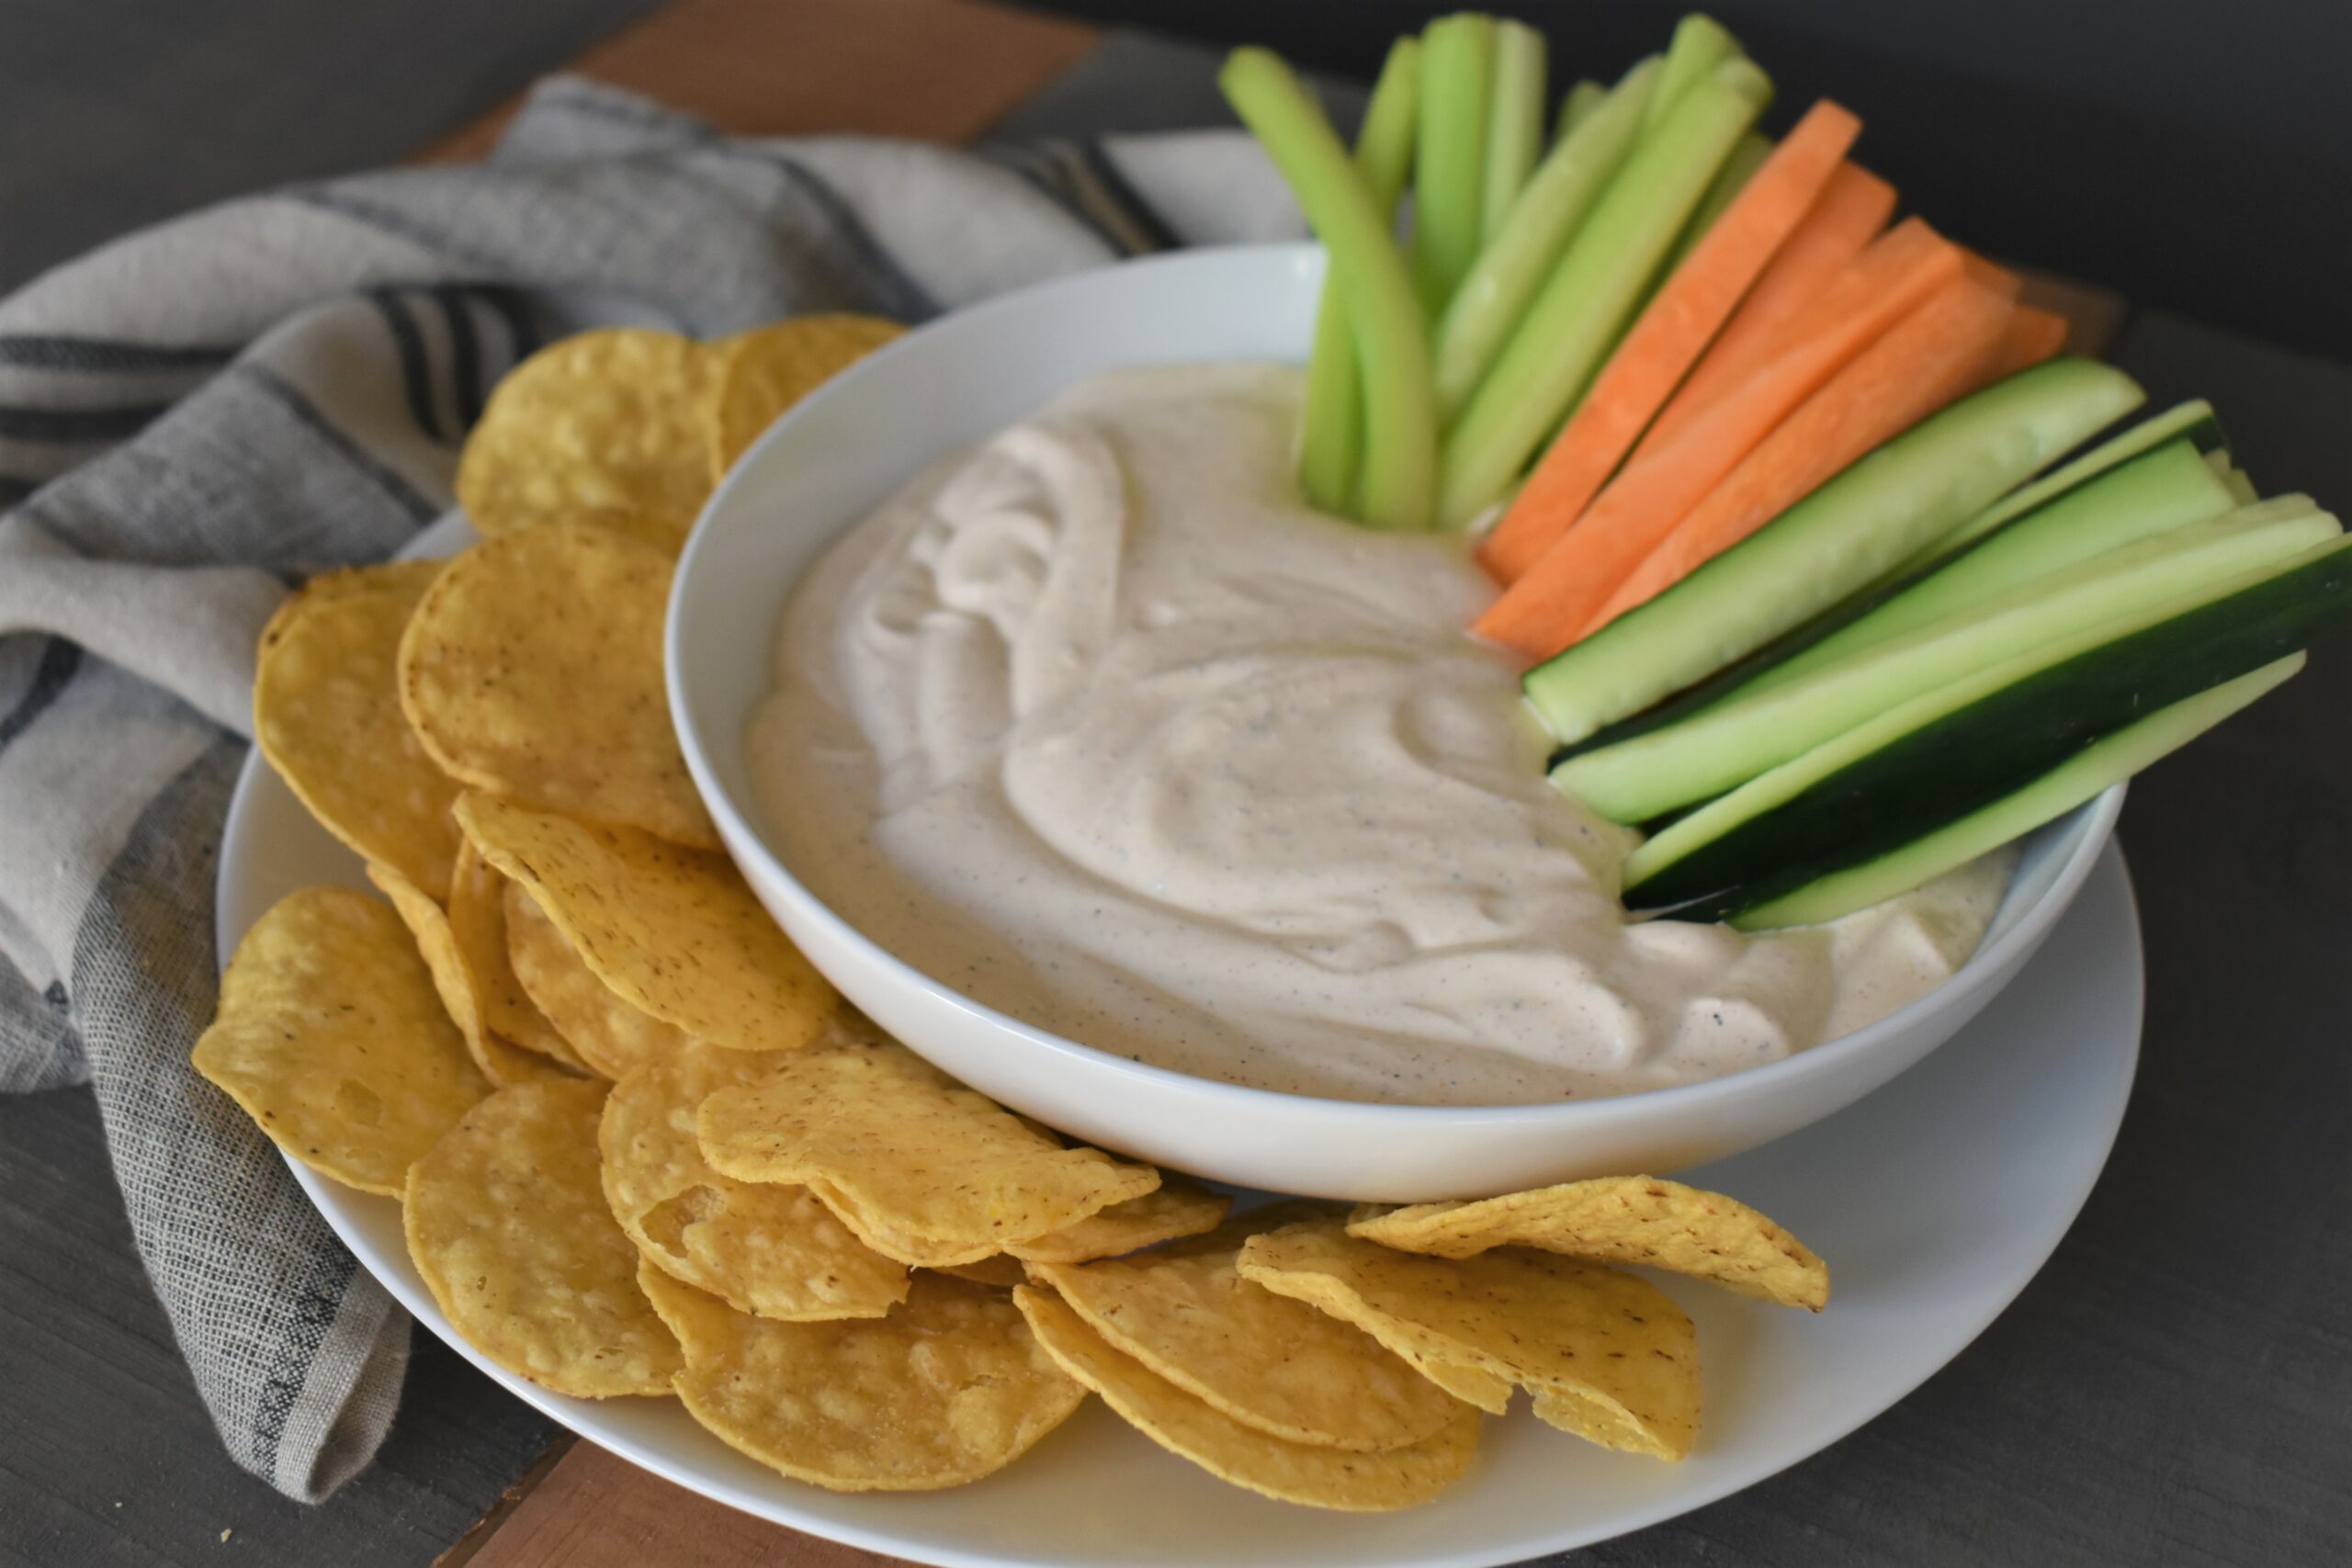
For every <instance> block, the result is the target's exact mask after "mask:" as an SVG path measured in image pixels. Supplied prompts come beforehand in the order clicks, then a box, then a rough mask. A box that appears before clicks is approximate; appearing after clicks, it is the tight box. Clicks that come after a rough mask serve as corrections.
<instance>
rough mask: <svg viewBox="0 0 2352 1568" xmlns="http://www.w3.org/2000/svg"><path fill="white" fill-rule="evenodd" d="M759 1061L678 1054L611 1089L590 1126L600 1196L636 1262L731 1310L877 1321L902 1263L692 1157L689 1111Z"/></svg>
mask: <svg viewBox="0 0 2352 1568" xmlns="http://www.w3.org/2000/svg"><path fill="white" fill-rule="evenodd" d="M766 1066H768V1064H767V1063H766V1062H765V1061H764V1060H763V1058H761V1057H759V1056H756V1055H750V1054H748V1053H745V1052H741V1051H711V1050H691V1049H690V1050H688V1051H686V1052H685V1053H684V1054H683V1055H679V1056H677V1057H675V1058H673V1059H672V1060H669V1061H665V1062H660V1063H657V1064H654V1065H652V1066H644V1067H640V1068H639V1069H638V1070H636V1071H635V1072H632V1073H630V1074H629V1075H628V1077H624V1078H622V1079H621V1080H620V1082H618V1083H616V1084H615V1085H614V1086H613V1089H612V1093H611V1094H610V1095H609V1096H608V1097H607V1098H606V1099H605V1114H604V1120H603V1121H602V1122H601V1123H600V1124H599V1126H598V1128H597V1146H598V1148H599V1149H600V1150H601V1151H602V1154H603V1164H604V1181H605V1199H606V1201H609V1202H610V1203H611V1205H612V1210H613V1215H614V1217H615V1218H616V1219H617V1220H618V1221H619V1222H620V1225H621V1229H622V1230H624V1231H626V1232H627V1233H628V1235H629V1238H630V1239H631V1240H633V1241H635V1242H636V1243H637V1245H638V1246H639V1247H640V1248H641V1249H643V1251H644V1253H645V1256H646V1257H647V1258H650V1259H651V1260H652V1261H653V1262H654V1263H656V1264H659V1265H660V1266H661V1267H662V1269H664V1270H666V1271H667V1272H669V1273H671V1274H673V1275H675V1276H676V1277H677V1278H679V1279H681V1280H684V1281H685V1282H686V1283H688V1284H690V1285H695V1286H698V1287H700V1288H701V1289H703V1290H705V1291H708V1292H711V1293H712V1294H714V1295H717V1296H718V1297H720V1298H721V1299H723V1300H724V1301H725V1302H726V1303H728V1304H729V1306H731V1307H734V1308H735V1309H736V1310H737V1311H739V1312H748V1313H751V1314H753V1315H755V1316H759V1317H772V1318H777V1319H781V1320H788V1321H800V1320H812V1319H820V1318H835V1317H880V1316H881V1315H882V1314H885V1313H887V1312H888V1311H889V1310H890V1308H891V1307H892V1306H893V1305H895V1304H896V1303H899V1302H902V1301H904V1300H906V1297H907V1270H906V1268H905V1266H904V1265H903V1264H899V1263H894V1262H892V1261H891V1260H890V1259H888V1258H884V1257H882V1256H880V1255H879V1254H877V1253H876V1252H875V1251H874V1250H873V1249H872V1248H870V1247H866V1246H865V1244H864V1243H863V1242H861V1241H859V1240H858V1239H857V1237H856V1236H855V1235H853V1234H851V1232H850V1231H849V1230H848V1228H847V1227H846V1226H844V1225H843V1224H842V1223H841V1221H840V1220H839V1219H837V1218H835V1217H834V1215H833V1213H832V1211H831V1209H828V1208H827V1207H825V1205H824V1204H823V1203H822V1202H821V1201H819V1199H818V1198H817V1196H816V1195H815V1194H814V1193H812V1192H810V1191H809V1190H808V1189H807V1188H805V1187H775V1186H754V1185H753V1184H752V1183H750V1182H745V1181H737V1180H735V1179H733V1178H731V1177H727V1176H722V1175H720V1174H719V1173H718V1171H716V1170H713V1169H712V1168H710V1166H709V1164H708V1162H707V1161H706V1160H705V1159H704V1158H703V1157H702V1146H701V1145H699V1144H698V1143H696V1142H695V1107H697V1106H698V1105H700V1104H701V1103H702V1101H703V1100H705V1099H706V1098H707V1097H708V1096H709V1094H710V1093H711V1092H712V1091H713V1090H714V1089H722V1088H725V1087H727V1086H728V1085H730V1084H735V1083H740V1082H741V1081H743V1079H744V1078H746V1077H752V1076H754V1075H756V1074H758V1073H759V1072H761V1071H763V1070H764V1069H765V1067H766Z"/></svg>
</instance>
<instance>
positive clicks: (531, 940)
mask: <svg viewBox="0 0 2352 1568" xmlns="http://www.w3.org/2000/svg"><path fill="white" fill-rule="evenodd" d="M500 880H501V881H502V882H503V881H505V879H504V878H503V877H502V878H500ZM503 914H504V916H505V919H506V958H507V962H508V963H509V964H510V965H512V967H513V969H514V971H515V982H516V983H517V984H519V985H520V986H521V987H523V992H524V994H525V995H526V996H527V997H529V998H531V1002H532V1004H533V1005H534V1006H535V1007H537V1009H538V1010H539V1011H540V1012H541V1013H543V1014H545V1015H546V1017H547V1021H548V1022H549V1023H551V1024H553V1025H554V1026H555V1032H557V1033H558V1034H560V1035H562V1036H563V1039H564V1043H566V1044H568V1045H570V1046H571V1049H572V1053H573V1055H577V1056H578V1057H579V1058H580V1059H581V1060H582V1062H584V1063H586V1064H587V1066H588V1070H589V1071H590V1072H593V1073H595V1074H597V1075H598V1076H600V1077H608V1078H620V1077H625V1076H626V1075H628V1074H629V1073H631V1072H634V1071H635V1070H636V1069H638V1068H639V1067H645V1066H654V1065H655V1064H657V1063H662V1062H668V1061H673V1060H675V1059H676V1058H677V1057H679V1056H680V1055H684V1053H685V1052H687V1051H688V1050H690V1049H692V1046H693V1043H692V1042H691V1041H690V1040H688V1039H687V1037H686V1036H685V1035H684V1033H683V1032H680V1031H678V1030H677V1029H674V1028H673V1027H672V1026H671V1025H669V1024H666V1023H664V1022H662V1021H661V1020H660V1019H658V1018H654V1017H652V1016H650V1014H647V1013H643V1012H640V1011H639V1010H637V1009H636V1008H633V1007H631V1006H629V1005H628V1003H627V1002H625V1001H623V1000H622V999H621V998H619V997H618V996H616V994H614V991H613V988H612V987H610V986H607V985H605V982H604V981H602V980H600V979H598V978H597V977H596V974H595V971H594V970H592V969H590V968H589V967H588V965H586V964H582V962H581V961H580V953H579V950H578V949H577V948H574V947H573V946H572V945H571V941H570V939H568V938H567V937H565V935H564V934H563V932H562V931H560V930H559V929H558V928H557V926H556V923H555V922H554V921H553V920H551V919H548V917H547V912H546V911H545V910H543V909H541V908H539V906H538V901H537V899H535V898H533V897H531V896H530V894H529V893H527V892H526V891H525V890H524V888H523V886H522V884H520V883H516V882H507V883H506V886H505V896H504V899H503ZM721 1293H722V1294H723V1293H724V1292H721Z"/></svg>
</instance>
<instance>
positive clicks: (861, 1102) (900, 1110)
mask: <svg viewBox="0 0 2352 1568" xmlns="http://www.w3.org/2000/svg"><path fill="white" fill-rule="evenodd" d="M697 1125H698V1126H699V1128H700V1131H701V1134H702V1145H703V1152H704V1153H705V1154H706V1155H707V1156H709V1159H710V1163H711V1164H712V1165H714V1166H716V1167H717V1168H719V1169H720V1170H723V1171H725V1172H726V1173H727V1174H728V1175H729V1176H733V1177H737V1178H740V1179H742V1180H745V1181H798V1182H809V1183H814V1184H818V1191H819V1193H820V1196H821V1195H823V1194H824V1193H825V1192H826V1191H828V1190H838V1191H840V1192H842V1193H843V1194H845V1195H846V1196H847V1197H848V1198H849V1199H850V1201H852V1203H853V1204H854V1206H855V1208H856V1210H857V1211H858V1212H859V1213H861V1214H862V1215H864V1216H865V1217H866V1218H867V1219H868V1220H869V1221H870V1222H871V1224H875V1225H878V1226H882V1227H887V1228H888V1230H890V1231H902V1232H905V1233H908V1234H909V1235H913V1236H916V1237H919V1238H927V1239H929V1240H932V1241H935V1242H940V1243H946V1244H967V1243H968V1244H971V1245H973V1246H978V1247H982V1248H983V1250H982V1252H981V1253H980V1254H979V1255H978V1256H979V1257H985V1256H987V1255H988V1254H989V1253H994V1252H1001V1251H1002V1250H1003V1249H1004V1247H1005V1246H1006V1245H1007V1244H1008V1243H1011V1242H1014V1241H1021V1240H1025V1239H1027V1238H1029V1237H1031V1236H1037V1235H1045V1234H1046V1232H1047V1231H1055V1230H1059V1229H1061V1228H1062V1227H1063V1226H1065V1225H1070V1224H1076V1223H1077V1222H1079V1221H1080V1220H1082V1219H1085V1218H1086V1217H1087V1216H1088V1215H1090V1214H1092V1213H1096V1212H1098V1211H1100V1210H1102V1209H1105V1208H1108V1207H1109V1206H1110V1205H1112V1204H1113V1203H1117V1202H1123V1201H1125V1200H1127V1199H1130V1198H1138V1197H1141V1196H1142V1195H1143V1194H1144V1193H1146V1192H1148V1191H1150V1190H1152V1189H1154V1188H1156V1187H1158V1186H1159V1172H1158V1171H1156V1170H1153V1169H1152V1168H1150V1167H1148V1166H1135V1165H1121V1164H1119V1163H1118V1162H1117V1161H1115V1160H1114V1159H1112V1158H1111V1156H1108V1155H1106V1154H1104V1153H1103V1151H1102V1150H1100V1149H1066V1148H1063V1147H1062V1146H1061V1145H1059V1144H1058V1143H1057V1142H1055V1141H1054V1140H1053V1139H1052V1138H1050V1137H1047V1136H1046V1135H1045V1134H1041V1133H1038V1132H1035V1131H1034V1130H1033V1129H1031V1128H1030V1127H1028V1126H1027V1125H1025V1124H1023V1122H1022V1121H1021V1119H1020V1118H1019V1117H1017V1116H1015V1115H1013V1114H1012V1112H1011V1111H1006V1110H1004V1109H1003V1108H1002V1107H1001V1106H999V1105H998V1104H996V1102H995V1101H993V1100H989V1098H988V1097H987V1096H985V1095H982V1094H978V1093H975V1092H974V1091H973V1090H971V1089H966V1088H965V1087H964V1086H963V1085H961V1084H959V1083H957V1082H956V1080H955V1079H954V1078H951V1077H948V1076H947V1075H946V1074H945V1073H943V1072H941V1071H940V1070H939V1069H938V1068H936V1067H934V1066H932V1065H931V1064H930V1063H928V1062H926V1061H924V1060H923V1059H922V1057H920V1056H918V1055H915V1054H914V1053H913V1052H911V1051H910V1050H908V1049H907V1048H906V1047H905V1046H903V1045H900V1044H898V1043H894V1042H882V1043H876V1044H874V1045H871V1046H864V1047H858V1046H849V1047H842V1048H837V1049H828V1050H821V1051H805V1052H801V1053H798V1054H797V1055H793V1056H790V1057H787V1058H786V1060H785V1061H784V1062H783V1063H782V1064H781V1065H779V1066H777V1067H776V1068H775V1071H773V1072H771V1073H769V1074H767V1075H766V1076H765V1077H762V1078H759V1079H758V1080H756V1081H754V1082H752V1083H748V1084H744V1085H742V1086H741V1087H740V1088H736V1089H721V1090H719V1091H718V1093H716V1094H714V1095H712V1096H711V1097H710V1098H709V1099H708V1100H705V1101H703V1107H702V1112H701V1116H700V1118H699V1120H698V1123H697ZM917 1151H919V1152H920V1153H919V1157H912V1158H910V1154H913V1153H915V1152H917ZM977 1261H978V1257H970V1258H967V1257H949V1258H943V1259H941V1260H940V1262H941V1263H967V1262H977ZM938 1266H940V1263H934V1264H933V1267H938Z"/></svg>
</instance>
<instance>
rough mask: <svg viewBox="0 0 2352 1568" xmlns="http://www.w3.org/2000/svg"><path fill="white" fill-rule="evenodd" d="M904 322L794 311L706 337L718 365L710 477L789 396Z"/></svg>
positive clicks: (722, 474)
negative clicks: (713, 340)
mask: <svg viewBox="0 0 2352 1568" xmlns="http://www.w3.org/2000/svg"><path fill="white" fill-rule="evenodd" d="M906 330H907V329H906V328H904V327H902V326H900V325H899V323H898V322H896V321H885V320H883V319H882V318H881V317H879V316H858V315H851V314H847V313H835V314H827V315H816V316H795V317H793V318H792V319H791V320H790V321H773V322H770V323H769V324H768V325H766V326H764V327H755V328H753V329H752V331H750V332H747V333H737V334H736V335H735V336H733V337H731V338H729V339H727V340H726V341H725V342H723V343H720V344H715V345H713V346H714V347H715V349H716V351H717V352H718V357H719V371H718V378H717V380H718V388H717V391H716V393H715V394H714V396H713V398H712V400H711V412H710V425H709V430H710V477H711V481H712V482H713V483H714V484H715V483H717V482H718V480H720V479H725V478H726V477H727V470H728V469H729V468H733V467H734V466H735V459H736V458H738V457H741V456H742V455H743V453H744V450H745V449H746V448H747V447H749V446H751V445H752V442H754V441H756V440H758V439H759V438H760V434H761V432H763V431H764V430H766V429H767V427H768V426H769V425H771V424H774V423H775V422H776V421H777V420H779V419H781V418H783V417H784V415H785V413H786V412H787V411H788V410H790V409H791V407H792V405H793V404H795V403H797V402H798V401H799V400H801V399H803V398H805V397H807V396H808V395H809V393H811V392H813V391H815V390H816V389H818V388H819V387H820V386H822V385H823V384H824V383H825V382H827V381H829V380H831V379H832V378H833V377H835V376H836V375H839V374H840V373H841V372H842V371H843V370H846V369H848V368H849V367H851V366H853V365H854V364H856V363H857V362H858V361H859V360H861V359H863V358H865V356H866V355H869V354H871V353H873V352H874V351H875V350H876V349H877V348H880V347H881V346H882V345H883V344H886V343H889V342H892V341H893V340H895V339H897V338H899V337H902V336H904V335H905V334H906Z"/></svg>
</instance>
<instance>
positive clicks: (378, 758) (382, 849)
mask: <svg viewBox="0 0 2352 1568" xmlns="http://www.w3.org/2000/svg"><path fill="white" fill-rule="evenodd" d="M442 565H443V563H442V562H440V561H437V560H418V561H395V562H392V563H390V565H386V566H366V567H360V568H358V569H356V570H352V571H334V572H329V573H327V574H326V575H325V576H323V577H315V578H312V579H311V581H309V582H308V583H306V584H304V585H303V587H302V588H301V590H300V592H297V593H296V594H295V595H294V596H293V597H292V598H290V599H288V600H287V601H286V603H285V604H282V605H280V606H279V607H278V611H277V614H276V615H272V616H271V617H270V618H269V625H268V626H266V627H265V628H264V629H263V631H262V634H261V648H260V651H259V653H258V655H257V657H256V660H255V664H254V742H255V743H256V744H258V745H259V746H260V747H261V754H262V755H263V756H264V757H266V758H267V759H268V760H269V765H270V766H271V767H273V768H275V769H277V776H278V777H280V778H282V779H284V780H285V781H286V785H287V787H288V789H291V790H292V791H293V792H294V794H295V795H296V797H297V798H299V799H300V801H301V802H302V804H303V805H304V806H306V807H310V811H311V816H313V817H315V818H318V819H319V822H320V824H321V825H322V827H324V828H325V829H326V830H327V831H328V832H330V833H333V834H334V836H335V837H336V838H338V839H340V840H343V841H344V842H345V844H347V845H349V846H350V847H351V848H352V849H353V850H355V851H356V852H358V853H359V855H360V858H362V859H363V860H368V861H375V862H379V863H383V864H385V865H389V866H390V867H392V868H393V869H394V870H395V871H398V872H399V873H400V874H401V875H402V876H404V877H406V878H407V879H408V880H409V881H411V882H413V883H414V884H415V885H416V886H419V887H421V888H423V889H424V891H425V892H426V893H427V894H429V895H431V896H432V897H435V898H446V897H448V896H449V867H450V863H451V862H452V861H453V860H454V859H455V857H456V855H457V852H458V826H457V824H456V823H455V822H453V821H451V820H450V818H449V807H450V805H451V804H452V803H453V802H455V801H456V800H457V798H458V784H457V781H456V780H454V779H452V778H450V777H449V776H448V775H447V774H446V773H443V772H442V771H441V769H440V767H439V766H438V765H437V764H436V763H435V761H433V759H432V757H431V756H429V755H428V754H427V753H426V751H425V750H424V745H423V743H422V742H420V741H419V740H418V739H417V736H416V732H415V731H414V730H413V729H412V728H409V722H408V719H407V718H406V717H405V716H403V715H402V714H401V703H400V680H399V675H398V671H397V663H398V656H399V653H400V645H401V631H402V629H403V628H405V627H406V626H407V625H408V621H409V615H410V613H411V612H412V611H413V610H414V609H415V608H416V604H417V601H418V600H420V599H422V598H424V592H425V590H426V589H427V588H429V587H431V586H432V584H433V580H434V579H435V578H436V577H438V576H440V575H441V568H442Z"/></svg>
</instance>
